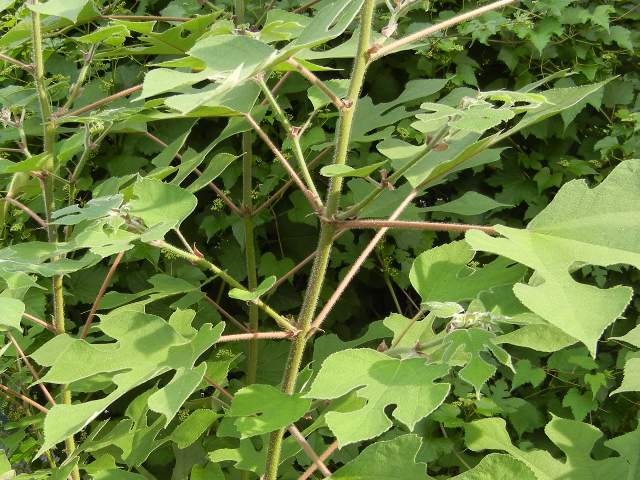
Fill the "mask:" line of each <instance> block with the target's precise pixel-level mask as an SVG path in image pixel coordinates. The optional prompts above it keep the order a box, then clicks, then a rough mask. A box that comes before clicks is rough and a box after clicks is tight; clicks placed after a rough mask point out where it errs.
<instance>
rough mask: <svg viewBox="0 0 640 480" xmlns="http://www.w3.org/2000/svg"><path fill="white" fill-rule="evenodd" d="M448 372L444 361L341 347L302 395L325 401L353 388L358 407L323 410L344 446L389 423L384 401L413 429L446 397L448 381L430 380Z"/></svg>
mask: <svg viewBox="0 0 640 480" xmlns="http://www.w3.org/2000/svg"><path fill="white" fill-rule="evenodd" d="M345 365H349V366H350V367H349V368H348V369H345V368H344V366H345ZM448 371H449V367H448V366H446V365H443V364H431V365H428V364H426V363H425V360H424V359H421V358H411V359H408V360H398V359H395V358H390V357H388V356H387V355H385V354H383V353H380V352H377V351H375V350H369V349H353V350H351V349H350V350H343V351H341V352H337V353H334V354H333V355H330V356H329V357H328V358H327V359H326V360H325V361H324V362H323V364H322V367H321V368H320V371H319V373H318V375H317V377H316V378H315V380H314V381H313V384H312V385H311V388H310V390H309V391H308V392H307V394H306V395H305V397H306V398H314V399H327V400H328V399H335V398H339V397H341V396H343V395H346V394H347V393H349V392H351V391H353V390H357V391H356V395H357V396H358V397H359V398H363V399H365V400H367V403H366V405H365V406H364V407H362V408H361V409H359V410H355V411H353V412H349V413H341V412H329V413H328V414H327V416H326V418H327V426H328V427H329V429H331V431H332V432H333V434H334V435H335V436H336V438H337V439H338V442H339V443H340V445H341V446H344V445H348V444H350V443H355V442H360V441H363V440H368V439H370V438H374V437H377V436H378V435H380V434H382V433H383V432H385V431H387V430H388V429H389V428H390V427H391V425H392V422H391V420H389V418H387V416H386V414H385V412H384V409H385V407H386V406H387V405H392V404H395V405H396V409H395V410H394V411H393V417H394V418H396V419H397V420H399V421H400V422H402V423H403V424H404V425H406V426H407V427H408V428H409V429H413V427H414V426H415V424H416V423H417V422H418V420H420V419H422V418H424V417H426V416H427V415H429V414H430V413H431V412H433V411H434V410H435V409H436V408H438V406H440V404H441V403H442V402H443V401H444V399H445V398H446V396H447V395H448V393H449V387H450V386H449V384H447V383H435V380H436V379H438V378H441V377H443V376H444V375H446V374H447V372H448Z"/></svg>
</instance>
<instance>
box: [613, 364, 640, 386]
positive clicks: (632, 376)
mask: <svg viewBox="0 0 640 480" xmlns="http://www.w3.org/2000/svg"><path fill="white" fill-rule="evenodd" d="M638 372H640V358H630V359H629V360H627V363H625V364H624V377H623V378H622V383H621V384H620V387H618V388H617V389H616V390H614V391H613V392H611V395H615V394H616V393H624V392H640V375H638Z"/></svg>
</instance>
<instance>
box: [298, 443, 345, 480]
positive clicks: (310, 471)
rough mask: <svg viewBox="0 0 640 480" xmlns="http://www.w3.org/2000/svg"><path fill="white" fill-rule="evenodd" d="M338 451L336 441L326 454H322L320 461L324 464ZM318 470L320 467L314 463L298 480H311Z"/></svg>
mask: <svg viewBox="0 0 640 480" xmlns="http://www.w3.org/2000/svg"><path fill="white" fill-rule="evenodd" d="M337 449H338V441H337V440H336V441H334V442H333V443H331V445H329V446H328V447H327V449H326V450H325V451H324V452H322V455H320V456H319V457H318V460H320V461H321V462H324V461H325V460H326V459H327V458H329V457H330V456H331V454H332V453H333V452H335V451H336V450H337ZM317 469H318V465H317V464H316V463H313V464H312V465H310V466H309V468H307V469H306V470H305V472H304V473H303V474H302V475H300V476H299V477H298V480H307V479H308V478H311V475H313V473H314V472H315V471H316V470H317Z"/></svg>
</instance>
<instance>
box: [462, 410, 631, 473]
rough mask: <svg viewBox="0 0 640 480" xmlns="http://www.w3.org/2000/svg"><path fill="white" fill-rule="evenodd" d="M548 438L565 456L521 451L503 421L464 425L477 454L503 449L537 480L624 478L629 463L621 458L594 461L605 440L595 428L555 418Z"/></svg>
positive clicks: (471, 447)
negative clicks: (595, 449)
mask: <svg viewBox="0 0 640 480" xmlns="http://www.w3.org/2000/svg"><path fill="white" fill-rule="evenodd" d="M544 431H545V433H546V434H547V437H549V439H550V440H551V441H552V442H553V443H554V444H555V445H556V446H557V447H558V448H559V449H560V450H561V451H562V452H563V453H564V457H565V458H564V459H559V458H555V457H554V456H552V455H551V454H550V453H549V452H547V451H545V450H527V451H525V450H521V449H519V448H518V447H516V446H515V445H514V444H513V443H512V442H511V438H510V437H509V433H508V432H507V428H506V422H505V421H504V420H503V419H501V418H485V419H482V420H476V421H474V422H471V423H468V424H467V425H466V426H465V443H466V444H467V447H468V448H469V449H471V450H473V451H474V452H479V451H481V450H502V451H505V452H507V453H508V454H510V455H512V456H513V457H514V458H516V459H517V460H519V461H521V462H522V463H524V464H525V465H526V466H527V467H529V469H530V470H531V471H532V472H533V473H534V474H535V477H536V478H537V480H566V479H569V478H571V479H573V478H575V479H576V480H577V479H580V480H598V479H601V478H625V476H626V473H627V471H628V468H629V467H628V463H627V462H626V461H625V460H624V459H623V458H621V457H612V458H607V459H604V460H594V459H593V458H592V457H591V451H592V450H593V447H594V445H595V443H596V442H597V441H598V440H599V439H600V437H602V432H601V431H600V430H598V429H597V428H596V427H594V426H592V425H588V424H586V423H581V422H578V421H576V420H566V419H564V418H559V417H554V418H553V420H551V421H550V422H549V423H548V424H547V426H546V427H545V429H544Z"/></svg>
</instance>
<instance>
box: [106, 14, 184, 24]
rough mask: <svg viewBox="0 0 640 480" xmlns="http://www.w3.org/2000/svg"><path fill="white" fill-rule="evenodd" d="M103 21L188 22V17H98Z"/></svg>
mask: <svg viewBox="0 0 640 480" xmlns="http://www.w3.org/2000/svg"><path fill="white" fill-rule="evenodd" d="M100 18H102V19H103V20H129V21H131V22H181V23H184V22H188V21H189V20H193V18H188V17H161V16H158V15H100Z"/></svg>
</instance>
